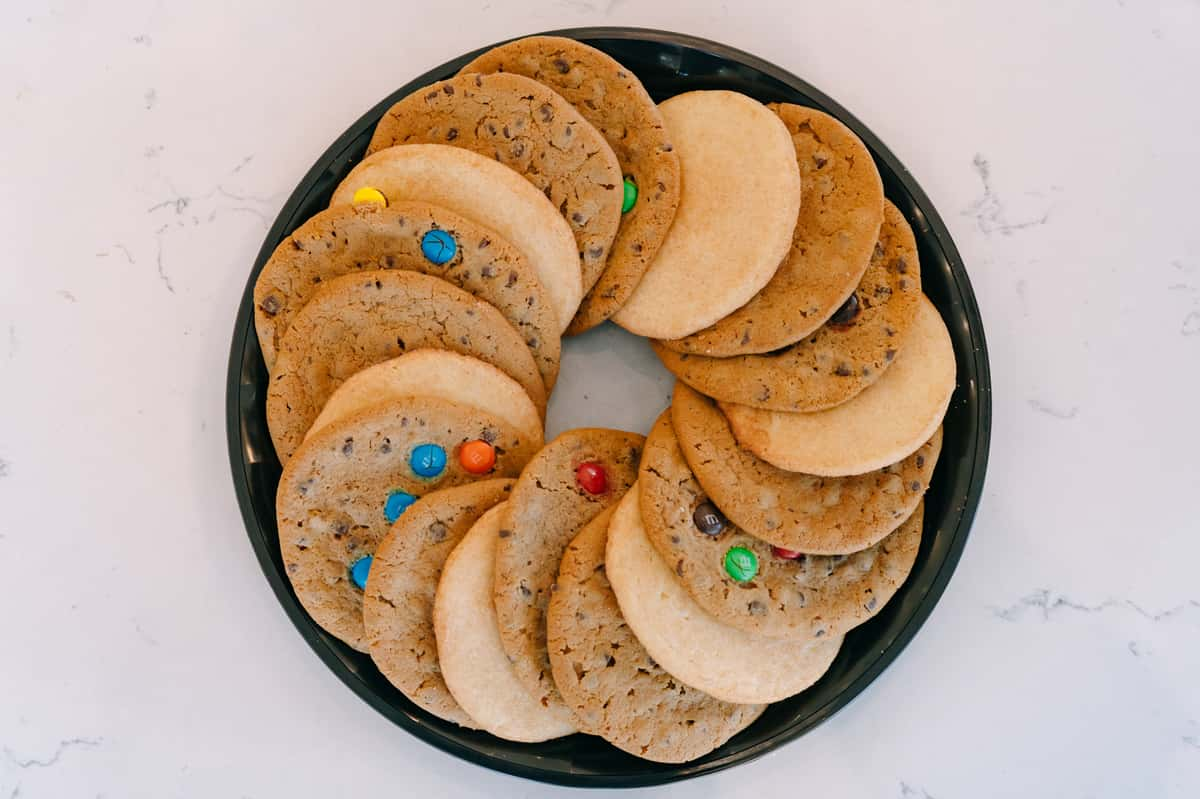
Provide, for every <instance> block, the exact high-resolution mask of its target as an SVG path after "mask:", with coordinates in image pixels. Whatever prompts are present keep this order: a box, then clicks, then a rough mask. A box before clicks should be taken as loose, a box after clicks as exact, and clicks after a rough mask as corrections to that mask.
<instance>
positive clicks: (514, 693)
mask: <svg viewBox="0 0 1200 799" xmlns="http://www.w3.org/2000/svg"><path fill="white" fill-rule="evenodd" d="M503 508H504V505H498V506H496V507H494V508H492V509H491V510H489V511H488V512H487V513H485V514H484V515H483V516H482V517H481V518H480V519H479V521H477V522H475V524H474V525H473V526H472V527H471V529H470V530H469V531H468V532H467V534H466V536H465V537H463V539H462V541H460V542H459V543H458V546H456V547H455V548H454V551H453V552H452V553H450V557H449V558H448V559H447V560H446V565H445V566H444V567H443V568H442V576H441V578H440V579H439V580H438V587H437V595H436V596H435V598H434V602H433V629H434V633H435V635H436V637H437V652H438V660H439V661H440V662H441V667H442V677H443V678H444V679H445V681H446V685H447V687H449V689H450V693H451V694H453V696H454V699H455V701H457V702H458V704H459V705H461V706H462V708H463V710H465V711H466V712H467V715H469V716H470V717H471V718H472V719H474V720H475V722H476V723H477V724H478V725H479V726H480V727H482V728H483V729H485V730H487V731H488V732H490V733H491V734H492V735H495V736H497V737H499V738H504V739H505V740H509V741H524V742H530V743H532V742H536V741H546V740H549V739H551V738H559V737H561V736H563V735H570V734H571V733H573V732H575V726H574V724H573V723H572V721H571V712H570V711H569V710H567V708H566V706H565V705H562V704H560V703H555V702H539V701H537V700H536V699H534V698H533V697H532V696H530V695H529V693H528V692H527V691H526V690H525V687H524V686H523V685H522V684H521V681H520V680H518V679H517V675H516V674H515V673H514V671H513V667H512V664H511V663H509V662H508V657H507V656H506V655H505V654H504V648H503V647H502V646H501V645H500V635H499V633H498V632H497V631H496V610H495V607H494V606H493V604H492V572H493V569H494V566H495V559H496V542H497V536H496V534H497V532H498V531H499V529H500V517H501V514H502V513H503Z"/></svg>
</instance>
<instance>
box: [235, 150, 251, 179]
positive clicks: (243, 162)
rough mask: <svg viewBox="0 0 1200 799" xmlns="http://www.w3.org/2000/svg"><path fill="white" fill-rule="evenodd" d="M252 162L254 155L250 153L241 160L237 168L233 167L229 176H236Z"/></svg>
mask: <svg viewBox="0 0 1200 799" xmlns="http://www.w3.org/2000/svg"><path fill="white" fill-rule="evenodd" d="M253 160H254V153H250V155H248V156H246V157H245V158H243V159H242V162H241V163H240V164H238V165H237V166H235V167H234V168H233V171H232V172H230V173H229V174H231V175H236V174H237V173H238V172H241V171H242V170H243V169H245V167H246V164H248V163H250V162H251V161H253Z"/></svg>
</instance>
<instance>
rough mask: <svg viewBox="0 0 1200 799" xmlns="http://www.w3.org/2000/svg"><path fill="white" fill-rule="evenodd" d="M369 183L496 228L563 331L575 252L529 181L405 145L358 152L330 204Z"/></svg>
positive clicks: (468, 155) (575, 288)
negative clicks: (524, 262) (533, 277)
mask: <svg viewBox="0 0 1200 799" xmlns="http://www.w3.org/2000/svg"><path fill="white" fill-rule="evenodd" d="M371 188H373V189H375V190H377V191H378V192H380V194H381V195H382V196H383V197H384V199H385V201H386V202H387V203H388V204H389V205H390V204H394V203H397V202H401V201H403V200H421V201H424V202H430V203H434V204H436V205H440V206H442V207H444V208H448V209H450V210H451V211H453V212H455V213H457V214H459V215H460V216H464V217H466V218H467V219H470V220H472V221H474V222H476V223H478V224H480V225H484V226H485V227H488V228H490V229H491V230H494V231H496V232H497V233H499V234H500V235H501V236H503V237H504V238H505V239H506V240H507V241H509V242H511V243H512V244H513V246H514V247H516V248H517V249H518V250H519V251H520V252H522V253H524V255H525V257H526V258H527V259H528V260H529V263H530V264H531V265H532V266H533V270H534V272H535V273H536V274H537V277H538V280H540V281H541V283H542V286H543V287H544V288H545V290H546V293H547V294H548V295H549V297H550V303H551V305H552V306H553V308H554V314H555V320H556V322H557V324H558V330H559V332H562V331H563V330H565V329H566V327H567V323H568V322H570V321H571V317H573V316H574V315H575V310H576V309H577V308H578V307H579V301H580V300H581V299H582V298H583V283H582V279H581V277H580V272H579V269H580V265H579V252H578V251H577V250H576V249H575V237H574V236H573V235H572V234H571V228H570V226H569V225H568V224H567V220H565V219H564V218H563V217H562V215H561V214H560V213H559V212H558V209H557V208H556V207H555V206H554V205H553V204H552V203H551V202H550V201H549V200H548V199H546V196H545V195H544V194H542V193H541V192H540V191H538V190H537V189H536V188H534V186H533V185H532V184H530V183H529V181H527V180H525V179H524V178H523V177H521V176H520V175H518V174H517V173H516V172H514V171H513V170H511V169H509V168H508V167H506V166H504V165H503V164H498V163H496V161H494V160H493V159H491V158H486V157H484V156H482V155H479V154H478V153H474V152H471V151H470V150H464V149H462V148H461V147H449V146H447V145H444V144H409V145H405V146H403V147H389V148H388V149H386V150H380V151H379V152H377V153H375V154H374V155H370V156H367V157H366V158H364V159H363V161H362V163H360V164H359V165H358V166H356V167H354V169H352V170H351V171H350V174H349V175H347V176H346V178H345V180H343V181H342V182H341V184H340V185H339V186H338V187H337V188H336V189H335V190H334V192H333V198H332V199H331V201H330V207H337V206H344V205H351V204H353V202H354V194H355V192H356V191H358V190H359V189H371ZM438 257H444V256H443V255H439V256H438ZM505 280H506V281H507V280H508V278H507V277H506V278H505Z"/></svg>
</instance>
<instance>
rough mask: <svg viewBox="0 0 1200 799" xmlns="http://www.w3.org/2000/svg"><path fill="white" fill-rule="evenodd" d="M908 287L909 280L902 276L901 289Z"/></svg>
mask: <svg viewBox="0 0 1200 799" xmlns="http://www.w3.org/2000/svg"><path fill="white" fill-rule="evenodd" d="M907 288H908V281H907V280H905V279H904V278H900V290H901V291H904V290H906V289H907Z"/></svg>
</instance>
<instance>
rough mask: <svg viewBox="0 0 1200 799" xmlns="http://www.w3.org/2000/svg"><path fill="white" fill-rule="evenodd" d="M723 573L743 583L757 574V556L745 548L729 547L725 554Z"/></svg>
mask: <svg viewBox="0 0 1200 799" xmlns="http://www.w3.org/2000/svg"><path fill="white" fill-rule="evenodd" d="M725 572H726V573H727V574H728V575H729V576H730V577H732V578H733V579H735V580H737V581H738V582H739V583H744V582H746V581H748V580H753V579H754V575H756V574H758V556H757V555H755V554H754V553H753V552H751V551H750V550H749V549H746V548H745V547H730V548H729V551H728V552H726V553H725Z"/></svg>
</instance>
